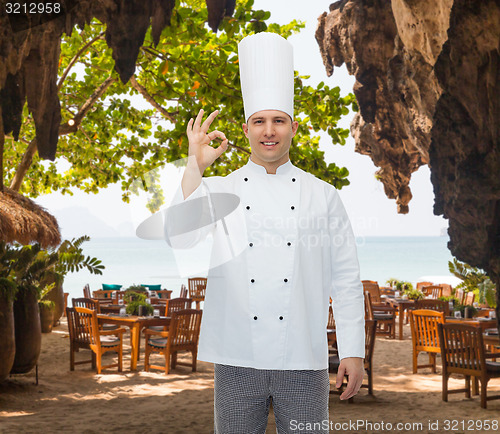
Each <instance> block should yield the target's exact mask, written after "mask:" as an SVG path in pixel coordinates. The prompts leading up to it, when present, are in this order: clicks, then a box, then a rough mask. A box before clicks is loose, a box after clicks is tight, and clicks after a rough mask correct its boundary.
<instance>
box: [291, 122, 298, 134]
mask: <svg viewBox="0 0 500 434" xmlns="http://www.w3.org/2000/svg"><path fill="white" fill-rule="evenodd" d="M297 128H299V123H298V122H297V121H293V122H292V137H295V134H297Z"/></svg>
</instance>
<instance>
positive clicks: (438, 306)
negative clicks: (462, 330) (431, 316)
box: [413, 299, 450, 316]
mask: <svg viewBox="0 0 500 434" xmlns="http://www.w3.org/2000/svg"><path fill="white" fill-rule="evenodd" d="M413 308H414V309H415V310H417V309H427V310H435V311H437V312H443V313H444V316H450V304H449V303H448V302H447V301H444V300H432V299H427V300H415V304H414V305H413Z"/></svg>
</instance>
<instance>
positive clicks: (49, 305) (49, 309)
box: [38, 300, 56, 333]
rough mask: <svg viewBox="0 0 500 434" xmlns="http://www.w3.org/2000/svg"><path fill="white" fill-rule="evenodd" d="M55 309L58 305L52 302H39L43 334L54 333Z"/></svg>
mask: <svg viewBox="0 0 500 434" xmlns="http://www.w3.org/2000/svg"><path fill="white" fill-rule="evenodd" d="M55 307H56V304H55V303H54V302H53V301H52V300H40V301H39V302H38V308H39V309H40V325H41V328H42V333H50V332H51V331H52V326H53V324H54V312H55Z"/></svg>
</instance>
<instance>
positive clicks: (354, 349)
mask: <svg viewBox="0 0 500 434" xmlns="http://www.w3.org/2000/svg"><path fill="white" fill-rule="evenodd" d="M238 52H239V65H240V80H241V87H242V94H243V101H244V111H245V123H244V124H243V131H244V134H245V136H246V137H247V139H248V141H249V143H250V147H251V155H250V158H249V160H248V162H247V164H246V165H245V166H243V167H242V168H240V169H238V170H236V171H234V172H232V173H230V174H229V175H227V176H225V177H218V176H214V177H208V178H203V177H202V175H203V172H204V171H205V169H206V168H207V167H209V166H210V165H211V164H213V162H214V161H215V160H216V159H217V158H218V157H219V156H220V155H221V154H222V153H223V152H224V151H225V150H226V149H227V147H228V139H227V138H226V136H225V134H224V133H223V132H221V131H209V128H210V125H211V123H212V122H213V120H214V119H215V117H216V116H217V114H218V112H217V111H215V112H213V113H211V114H210V115H209V116H208V117H207V118H206V119H205V121H203V110H200V112H199V113H198V115H197V117H196V119H191V120H190V121H189V122H188V125H187V136H188V139H189V159H188V163H187V166H186V170H185V172H184V175H183V179H182V183H181V187H182V189H181V191H182V197H181V198H180V201H184V202H186V201H190V200H193V201H195V200H197V199H198V200H199V199H200V198H208V199H207V200H208V202H209V203H211V200H212V199H211V198H213V197H214V193H225V194H229V195H234V196H236V197H238V198H239V206H238V208H237V210H236V211H235V212H234V213H232V215H231V216H227V217H226V218H225V219H224V222H221V221H220V220H218V221H216V222H215V223H214V225H213V226H214V227H213V228H212V229H210V230H212V231H213V236H214V247H213V252H212V259H213V261H214V262H213V263H214V264H215V266H213V267H212V268H211V269H210V271H209V275H208V284H207V289H206V298H205V304H204V311H203V319H202V328H201V333H200V342H199V353H198V358H199V359H200V360H204V361H208V362H213V363H214V364H215V368H214V369H215V375H214V389H215V390H214V397H215V432H216V433H217V434H236V433H242V434H249V433H264V432H265V430H266V426H267V418H268V413H269V406H270V403H271V402H272V405H273V411H274V414H275V419H276V426H277V431H278V433H289V432H298V431H296V430H294V428H293V427H297V426H305V425H300V424H301V423H302V424H313V423H316V424H317V425H314V426H316V427H318V426H321V427H322V428H321V429H319V430H315V431H314V432H321V433H322V432H324V433H327V432H328V425H327V423H328V397H329V380H328V348H327V337H326V324H327V318H328V308H329V298H330V297H331V298H332V299H333V307H334V314H335V320H336V334H337V342H338V350H339V357H340V359H341V363H340V368H339V370H338V374H337V382H336V383H337V387H339V386H340V384H341V382H342V379H343V378H344V375H347V376H348V385H347V388H346V389H345V391H344V392H343V393H342V395H341V399H348V398H350V397H351V396H353V395H355V394H356V393H357V392H358V390H359V387H360V385H361V382H362V378H363V357H364V308H363V292H362V285H361V281H360V277H359V266H358V261H357V254H356V246H355V240H354V236H353V233H352V229H351V226H350V223H349V220H348V217H347V215H346V212H345V210H344V207H343V205H342V203H341V201H340V198H339V196H338V194H337V191H336V190H335V188H334V187H332V186H331V185H330V184H328V183H326V182H324V181H321V180H319V179H317V178H315V177H314V176H313V175H311V174H308V173H307V172H304V171H303V170H301V169H299V168H297V167H295V166H294V165H293V164H292V163H291V162H290V158H289V150H290V146H291V143H292V138H293V137H294V136H295V133H296V132H297V127H298V124H297V121H295V120H293V119H294V113H293V93H294V77H293V75H294V72H293V52H292V46H291V45H290V43H289V42H287V41H286V40H285V39H283V38H282V37H281V36H279V35H276V34H272V33H258V34H255V35H252V36H248V37H246V38H244V39H243V40H242V41H241V42H240V44H239V47H238ZM202 121H203V122H202ZM215 139H219V140H221V141H222V142H221V143H220V144H219V146H218V147H216V148H214V147H212V146H211V142H212V141H213V140H215ZM212 202H213V203H212V205H211V207H213V206H215V205H214V203H215V202H214V201H213V200H212ZM193 203H194V202H193ZM212 211H213V210H212ZM185 217H186V219H191V220H192V219H193V218H196V217H193V215H186V216H185ZM181 220H182V219H181ZM176 224H177V223H176V220H175V218H172V219H171V220H169V217H168V216H167V217H166V221H165V232H166V237H167V239H168V237H169V233H170V234H171V233H172V229H175V228H174V227H175V226H176ZM200 226H202V225H201V224H200ZM208 230H209V229H207V227H206V226H205V227H204V228H202V229H200V230H199V231H197V232H199V233H200V234H201V233H203V232H205V233H206V232H208ZM177 232H178V231H177ZM195 232H196V231H195ZM191 235H192V234H191ZM199 238H202V237H201V236H200V237H199ZM242 240H243V241H242ZM228 246H229V247H228ZM229 248H230V252H229V250H228V249H229ZM228 252H229V253H228ZM224 255H227V260H226V259H224V260H221V257H222V256H224ZM318 424H321V425H318ZM309 426H313V425H309ZM300 432H303V431H300Z"/></svg>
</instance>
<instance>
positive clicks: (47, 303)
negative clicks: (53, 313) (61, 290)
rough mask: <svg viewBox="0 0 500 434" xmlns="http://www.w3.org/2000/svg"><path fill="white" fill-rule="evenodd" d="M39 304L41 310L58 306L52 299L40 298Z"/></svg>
mask: <svg viewBox="0 0 500 434" xmlns="http://www.w3.org/2000/svg"><path fill="white" fill-rule="evenodd" d="M38 306H39V307H40V310H42V309H46V310H52V309H54V308H55V307H56V303H55V302H53V301H52V300H40V301H39V302H38Z"/></svg>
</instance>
